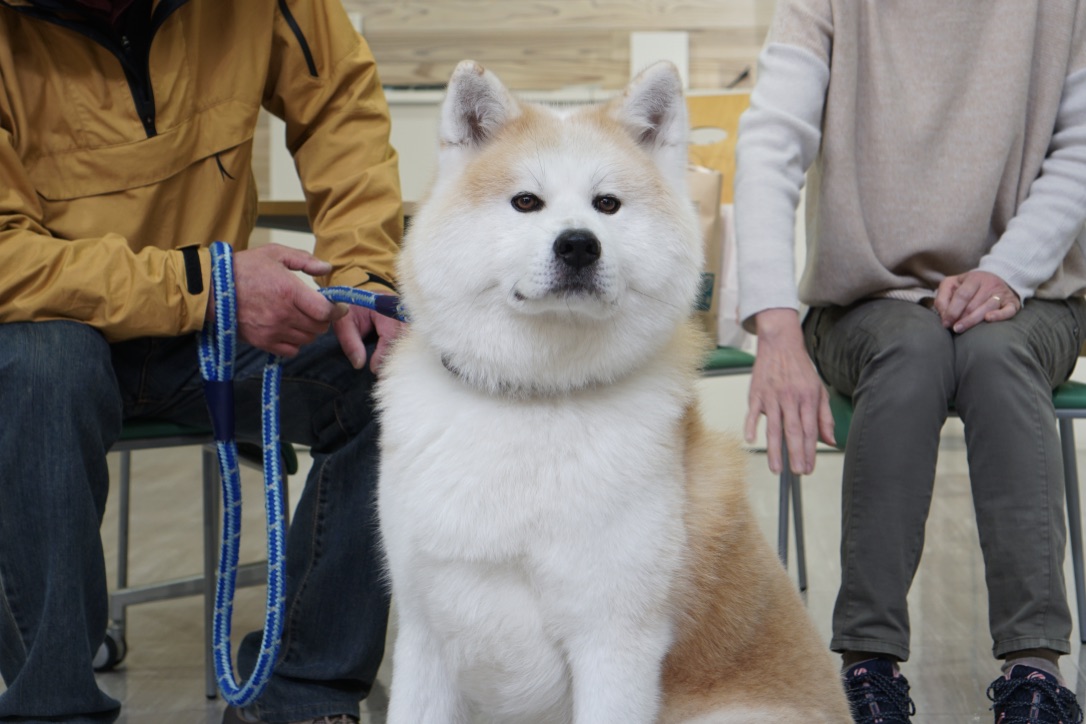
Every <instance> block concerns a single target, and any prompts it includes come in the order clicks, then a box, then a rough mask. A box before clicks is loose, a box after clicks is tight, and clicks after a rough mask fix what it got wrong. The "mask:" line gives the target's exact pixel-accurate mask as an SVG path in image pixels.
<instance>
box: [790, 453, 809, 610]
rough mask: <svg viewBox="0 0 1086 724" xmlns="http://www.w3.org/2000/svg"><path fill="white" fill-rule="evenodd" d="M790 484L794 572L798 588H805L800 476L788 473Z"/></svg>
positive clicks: (804, 548)
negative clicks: (794, 550)
mask: <svg viewBox="0 0 1086 724" xmlns="http://www.w3.org/2000/svg"><path fill="white" fill-rule="evenodd" d="M788 477H789V478H791V485H792V522H793V524H794V525H795V528H796V572H797V574H798V577H799V590H800V591H801V592H805V591H806V590H807V546H806V542H805V539H804V537H803V497H802V494H801V493H800V482H801V481H802V478H801V477H800V476H799V475H795V474H793V473H792V472H789V473H788Z"/></svg>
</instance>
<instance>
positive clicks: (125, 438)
mask: <svg viewBox="0 0 1086 724" xmlns="http://www.w3.org/2000/svg"><path fill="white" fill-rule="evenodd" d="M212 435H213V433H212V431H211V428H210V427H199V426H196V425H183V424H181V423H177V422H166V421H164V420H154V419H147V420H138V419H137V420H126V421H125V423H124V425H123V426H122V427H121V437H120V440H119V442H122V443H126V442H127V443H130V442H133V441H136V440H138V441H141V442H142V443H143V444H142V445H140V447H155V445H154V442H155V441H164V440H166V439H169V438H176V439H177V440H178V441H180V440H183V439H184V440H187V439H189V438H191V440H190V443H191V444H194V445H195V444H199V443H201V442H213V441H214V438H213V437H212ZM279 448H280V453H281V454H282V456H283V470H284V471H285V472H286V474H287V475H294V474H295V473H297V472H298V453H297V451H296V450H295V449H294V446H293V445H291V444H290V443H289V442H282V441H280V443H279ZM238 454H239V455H241V456H243V457H245V458H247V459H249V461H251V462H252V461H259V460H260V459H261V454H262V452H261V446H260V445H257V444H255V443H245V442H239V443H238Z"/></svg>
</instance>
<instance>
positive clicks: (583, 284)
mask: <svg viewBox="0 0 1086 724" xmlns="http://www.w3.org/2000/svg"><path fill="white" fill-rule="evenodd" d="M604 296H605V295H604V292H603V289H601V287H600V284H599V282H598V281H596V280H595V279H561V280H556V281H555V282H554V283H553V284H551V285H550V286H549V287H547V288H545V289H543V290H541V293H539V294H533V295H529V294H525V293H523V292H521V291H520V290H519V289H513V299H514V300H516V301H517V302H521V303H527V302H533V301H541V300H545V299H548V298H557V299H567V298H577V299H581V298H596V299H599V300H600V301H603V298H604Z"/></svg>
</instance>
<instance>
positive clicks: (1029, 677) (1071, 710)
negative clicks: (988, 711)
mask: <svg viewBox="0 0 1086 724" xmlns="http://www.w3.org/2000/svg"><path fill="white" fill-rule="evenodd" d="M988 698H989V699H991V700H992V702H993V704H992V711H994V712H995V721H996V724H1043V723H1047V724H1080V723H1081V722H1082V709H1081V708H1079V705H1078V702H1077V701H1075V695H1074V694H1072V693H1071V692H1070V691H1069V690H1068V689H1065V688H1064V687H1062V686H1060V684H1059V682H1058V681H1056V677H1054V676H1052V675H1051V674H1048V673H1045V672H1044V671H1041V670H1040V669H1035V668H1033V667H1032V666H1026V665H1025V664H1017V665H1015V666H1012V667H1011V670H1010V671H1008V672H1007V673H1006V675H1004V676H1001V677H999V678H998V679H996V680H995V681H993V682H992V685H991V686H989V687H988Z"/></svg>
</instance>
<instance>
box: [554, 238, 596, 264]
mask: <svg viewBox="0 0 1086 724" xmlns="http://www.w3.org/2000/svg"><path fill="white" fill-rule="evenodd" d="M554 256H555V257H557V259H558V260H559V261H561V262H562V263H563V264H565V265H566V266H569V267H571V268H572V269H577V270H581V269H584V268H585V267H589V266H591V265H593V264H595V263H596V262H597V261H598V260H599V258H600V240H599V239H597V238H596V235H595V234H593V233H592V232H591V231H589V230H588V229H567V230H565V231H563V232H562V233H561V234H559V235H558V238H557V239H555V240H554Z"/></svg>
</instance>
